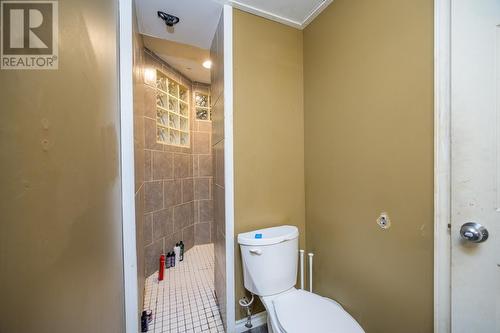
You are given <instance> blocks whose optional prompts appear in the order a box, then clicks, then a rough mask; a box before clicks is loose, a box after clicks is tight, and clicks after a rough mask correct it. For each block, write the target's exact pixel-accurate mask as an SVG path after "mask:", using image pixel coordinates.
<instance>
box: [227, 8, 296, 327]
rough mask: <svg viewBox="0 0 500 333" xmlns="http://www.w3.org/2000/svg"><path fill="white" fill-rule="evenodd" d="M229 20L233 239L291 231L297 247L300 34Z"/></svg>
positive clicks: (239, 292)
mask: <svg viewBox="0 0 500 333" xmlns="http://www.w3.org/2000/svg"><path fill="white" fill-rule="evenodd" d="M233 20H234V21H233V24H234V28H233V29H234V32H233V34H234V36H233V43H234V46H233V47H234V49H233V50H234V55H233V57H234V58H233V61H234V168H235V170H234V178H235V198H234V200H235V233H236V234H238V233H241V232H246V231H250V230H254V229H258V228H264V227H270V226H276V225H282V224H290V225H296V226H298V227H299V230H300V234H301V239H300V244H301V246H304V244H305V221H304V214H305V213H304V205H305V204H304V134H303V133H304V122H303V119H304V114H303V85H302V82H303V75H302V32H301V31H299V30H296V29H293V28H290V27H286V26H284V25H282V24H279V23H276V22H272V21H269V20H266V19H263V18H260V17H257V16H254V15H251V14H248V13H243V12H241V11H238V10H234V18H233ZM235 246H236V250H235V261H236V265H235V273H236V277H235V279H236V280H235V281H236V283H235V286H236V298H237V299H239V298H241V297H242V296H243V295H244V287H243V278H242V270H241V269H242V268H241V254H240V251H239V248H238V246H237V244H235ZM237 303H238V302H236V304H237ZM236 306H237V309H236V317H237V318H241V317H242V315H243V313H242V312H241V311H240V309H239V306H238V305H236ZM257 311H258V310H257Z"/></svg>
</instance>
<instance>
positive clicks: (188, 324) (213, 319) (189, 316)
mask: <svg viewBox="0 0 500 333" xmlns="http://www.w3.org/2000/svg"><path fill="white" fill-rule="evenodd" d="M213 279H214V247H213V244H206V245H197V246H194V247H193V248H191V249H190V250H188V251H186V253H185V254H184V260H183V261H182V262H178V263H176V265H175V267H172V268H169V269H167V270H165V274H164V280H163V281H158V272H156V273H154V274H152V275H151V276H149V277H148V278H147V279H146V283H145V291H144V294H145V295H144V309H145V310H152V311H153V322H152V323H151V324H150V326H149V332H154V333H156V332H159V333H164V332H202V331H203V332H205V331H206V332H209V331H210V332H224V330H223V328H222V326H220V324H221V319H220V312H219V309H218V308H217V306H216V301H215V294H214V280H213ZM215 325H217V328H216V329H214V326H215Z"/></svg>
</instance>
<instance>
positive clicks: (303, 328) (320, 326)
mask: <svg viewBox="0 0 500 333" xmlns="http://www.w3.org/2000/svg"><path fill="white" fill-rule="evenodd" d="M272 303H273V307H274V312H275V314H276V318H277V321H278V324H279V326H280V329H281V330H282V331H283V332H286V333H304V332H315V333H363V332H364V331H363V329H362V328H361V326H359V324H358V323H357V322H356V320H354V319H353V318H352V317H351V316H350V315H349V314H348V313H347V312H346V311H345V310H344V309H343V308H342V307H341V306H340V305H339V304H338V303H336V302H334V301H332V300H330V299H328V298H325V297H321V296H319V295H316V294H313V293H310V292H307V291H304V290H294V291H292V292H287V293H284V294H283V295H280V296H279V297H276V298H275V299H273V301H272Z"/></svg>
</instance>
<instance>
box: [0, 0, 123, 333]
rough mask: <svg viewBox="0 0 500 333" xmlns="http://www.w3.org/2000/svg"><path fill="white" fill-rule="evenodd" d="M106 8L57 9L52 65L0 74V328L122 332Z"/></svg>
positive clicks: (112, 18)
mask: <svg viewBox="0 0 500 333" xmlns="http://www.w3.org/2000/svg"><path fill="white" fill-rule="evenodd" d="M117 7H118V1H116V0H106V1H103V0H87V1H78V0H65V1H60V2H59V69H58V70H1V71H0V87H1V89H0V110H1V112H0V166H1V172H0V184H2V185H1V186H0V211H1V216H0V332H2V333H3V332H6V333H7V332H23V333H31V332H33V333H35V332H36V333H49V332H74V333H88V332H113V333H121V332H124V330H125V328H124V313H123V309H124V296H123V258H122V223H121V221H122V219H121V186H120V165H119V161H120V160H119V153H120V141H119V133H120V127H119V120H120V119H119V105H118V76H117V69H118V59H117V50H118V48H117V26H118V25H117V23H118V18H117V13H118V8H117Z"/></svg>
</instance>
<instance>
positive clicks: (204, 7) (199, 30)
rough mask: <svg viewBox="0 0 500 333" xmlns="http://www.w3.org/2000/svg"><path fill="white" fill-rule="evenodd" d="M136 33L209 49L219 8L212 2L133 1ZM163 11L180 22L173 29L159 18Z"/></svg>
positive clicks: (219, 11) (198, 0)
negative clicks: (136, 22)
mask: <svg viewBox="0 0 500 333" xmlns="http://www.w3.org/2000/svg"><path fill="white" fill-rule="evenodd" d="M135 4H136V10H137V20H138V25H139V32H140V33H142V34H144V35H149V36H153V37H157V38H162V39H167V40H171V41H174V42H178V43H183V44H188V45H192V46H196V47H199V48H202V49H210V44H211V43H212V39H213V36H214V34H215V29H216V28H217V23H218V22H219V17H220V15H221V13H222V5H221V4H220V3H219V2H216V1H213V0H135ZM159 10H160V11H163V12H166V13H168V14H171V15H175V16H177V17H179V18H180V22H179V23H177V24H176V25H175V26H174V27H173V29H172V28H168V27H167V26H166V25H165V22H164V21H163V20H162V19H160V18H159V17H158V14H157V12H158V11H159Z"/></svg>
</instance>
